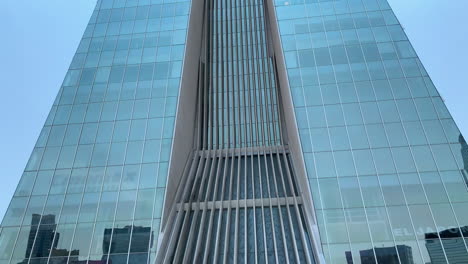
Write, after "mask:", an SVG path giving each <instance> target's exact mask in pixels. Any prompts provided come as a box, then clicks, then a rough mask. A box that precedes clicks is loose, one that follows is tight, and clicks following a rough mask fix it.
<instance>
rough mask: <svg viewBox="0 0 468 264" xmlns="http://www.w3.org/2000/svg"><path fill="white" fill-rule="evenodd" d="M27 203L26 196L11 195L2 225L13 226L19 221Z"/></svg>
mask: <svg viewBox="0 0 468 264" xmlns="http://www.w3.org/2000/svg"><path fill="white" fill-rule="evenodd" d="M27 203H28V197H13V199H11V202H10V206H9V207H8V210H7V212H6V214H5V216H4V218H3V222H2V226H15V225H19V224H20V223H21V220H22V218H23V214H24V211H25V210H26V206H27Z"/></svg>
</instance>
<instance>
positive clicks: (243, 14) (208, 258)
mask: <svg viewBox="0 0 468 264" xmlns="http://www.w3.org/2000/svg"><path fill="white" fill-rule="evenodd" d="M467 157H468V147H467V143H466V141H465V139H464V137H463V136H462V135H461V133H460V131H459V130H458V128H457V126H456V124H455V123H454V121H453V119H452V118H451V116H450V113H449V112H448V110H447V109H446V107H445V105H444V102H443V100H442V99H441V97H440V95H439V93H438V92H437V90H436V88H435V87H434V85H433V83H432V81H431V79H430V78H429V76H428V74H427V72H426V71H425V69H424V67H423V66H422V64H421V62H420V60H419V59H418V57H417V55H416V52H415V51H414V49H413V48H412V46H411V44H410V43H409V41H408V38H407V36H406V34H405V32H404V30H403V28H402V27H401V25H400V24H399V22H398V20H397V18H396V17H395V15H394V13H393V11H392V9H391V7H390V5H389V4H388V2H387V0H98V2H97V5H96V8H95V11H94V13H93V15H92V17H91V19H90V22H89V24H88V27H87V28H86V30H85V33H84V35H83V38H82V40H81V43H80V45H79V47H78V49H77V51H76V54H75V56H74V58H73V61H72V63H71V65H70V69H69V71H68V73H67V75H66V77H65V80H64V82H63V85H62V87H61V88H60V91H59V93H58V96H57V98H56V100H55V102H54V104H53V106H52V109H51V111H50V115H49V117H48V118H47V121H46V123H45V125H44V128H43V129H42V132H41V134H40V136H39V139H38V141H37V143H36V145H35V147H34V150H33V152H32V154H31V158H30V160H29V162H28V164H27V166H26V168H25V171H24V174H23V176H22V178H21V180H20V183H19V185H18V187H17V189H16V192H15V194H14V197H13V198H12V201H11V203H10V206H9V208H8V211H7V213H6V215H5V217H4V219H3V222H2V224H1V226H0V264H17V263H21V264H24V263H29V264H36V263H57V264H62V263H77V264H78V263H79V264H84V263H88V264H91V263H107V264H120V263H129V264H130V263H131V264H134V263H138V264H140V263H151V264H153V263H337V264H342V263H355V264H356V263H362V264H367V263H384V264H385V263H400V264H406V263H415V264H428V263H432V264H435V263H463V260H467V261H468V251H467V244H468V238H467V235H466V226H468V210H467V208H468V189H467V188H468V180H467V179H468V176H467V175H468V171H467V170H468V158H467ZM459 261H462V262H459Z"/></svg>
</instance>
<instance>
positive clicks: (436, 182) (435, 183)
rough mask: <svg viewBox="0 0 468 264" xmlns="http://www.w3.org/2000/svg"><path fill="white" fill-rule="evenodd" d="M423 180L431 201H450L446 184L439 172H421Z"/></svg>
mask: <svg viewBox="0 0 468 264" xmlns="http://www.w3.org/2000/svg"><path fill="white" fill-rule="evenodd" d="M421 181H422V184H423V185H424V189H425V190H426V194H427V199H428V200H429V203H444V202H448V200H447V194H446V192H445V189H444V185H443V183H442V181H441V179H440V176H439V174H438V173H437V172H424V173H421Z"/></svg>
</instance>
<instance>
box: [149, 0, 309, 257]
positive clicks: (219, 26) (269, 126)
mask: <svg viewBox="0 0 468 264" xmlns="http://www.w3.org/2000/svg"><path fill="white" fill-rule="evenodd" d="M203 26H204V30H203V31H204V33H203V34H204V37H203V45H202V52H201V54H202V56H201V58H200V63H199V77H198V85H197V86H195V85H194V88H195V87H197V89H198V93H197V94H198V95H197V98H196V100H197V120H196V124H197V129H196V136H195V140H194V141H195V143H194V144H195V151H194V152H193V153H192V155H191V157H190V158H189V160H188V162H187V164H186V167H185V171H184V173H183V176H182V178H181V181H180V184H179V187H178V189H177V193H176V195H175V202H174V204H173V208H172V209H171V213H170V215H169V216H168V217H169V218H168V222H167V225H166V226H165V228H164V230H163V232H164V234H163V239H162V242H161V245H160V248H159V251H158V252H159V253H158V257H157V263H314V262H315V261H314V254H313V253H312V252H313V250H312V246H311V237H310V232H309V230H308V228H307V224H306V223H307V222H306V219H305V214H304V212H303V208H302V202H303V201H302V198H301V193H300V191H299V188H298V186H297V181H296V179H295V173H294V169H293V164H292V161H291V157H290V154H289V150H288V146H287V139H286V138H285V136H284V135H285V133H284V131H283V129H284V126H283V125H282V121H281V120H282V111H281V110H282V109H281V107H282V104H281V98H280V96H279V89H278V78H277V72H276V65H275V58H274V53H273V52H271V50H270V49H269V41H270V40H269V33H268V28H269V26H268V23H267V19H266V18H265V5H264V2H263V0H206V1H205V2H204V24H203Z"/></svg>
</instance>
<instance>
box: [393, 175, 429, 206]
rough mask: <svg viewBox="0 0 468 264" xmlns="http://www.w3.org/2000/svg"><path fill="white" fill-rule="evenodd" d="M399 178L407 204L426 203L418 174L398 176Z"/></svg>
mask: <svg viewBox="0 0 468 264" xmlns="http://www.w3.org/2000/svg"><path fill="white" fill-rule="evenodd" d="M399 178H400V182H401V185H402V188H403V191H404V193H405V197H406V201H407V203H408V204H422V203H426V196H425V192H424V190H423V188H422V185H421V182H420V180H419V175H418V174H416V173H410V174H400V175H399Z"/></svg>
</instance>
